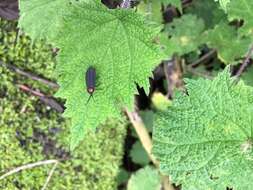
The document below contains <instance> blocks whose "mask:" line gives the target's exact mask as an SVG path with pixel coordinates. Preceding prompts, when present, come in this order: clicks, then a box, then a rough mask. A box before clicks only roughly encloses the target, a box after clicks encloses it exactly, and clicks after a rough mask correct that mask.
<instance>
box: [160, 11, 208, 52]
mask: <svg viewBox="0 0 253 190" xmlns="http://www.w3.org/2000/svg"><path fill="white" fill-rule="evenodd" d="M204 28H205V25H204V22H203V20H202V19H200V18H197V17H196V16H195V15H191V14H188V15H183V16H182V17H181V18H177V19H174V20H173V22H172V23H170V24H167V25H166V26H165V33H166V35H167V34H168V35H169V36H170V38H169V39H168V38H167V39H166V38H165V37H161V39H160V40H161V43H162V44H164V45H165V51H166V53H167V54H168V55H170V56H172V55H173V54H174V53H178V54H179V55H183V54H186V53H190V52H192V51H196V50H197V49H198V47H199V46H200V45H201V40H200V37H201V34H202V33H203V31H204Z"/></svg>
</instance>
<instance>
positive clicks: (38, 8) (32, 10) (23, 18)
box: [18, 0, 95, 40]
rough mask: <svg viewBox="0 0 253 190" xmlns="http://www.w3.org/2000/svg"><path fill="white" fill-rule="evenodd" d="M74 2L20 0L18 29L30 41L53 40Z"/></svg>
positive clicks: (87, 0)
mask: <svg viewBox="0 0 253 190" xmlns="http://www.w3.org/2000/svg"><path fill="white" fill-rule="evenodd" d="M82 1H84V2H92V1H95V0H82ZM74 2H75V1H72V0H20V1H19V9H20V13H21V14H20V19H19V24H18V25H19V28H21V29H23V30H24V31H25V32H26V33H27V34H28V35H29V36H30V37H31V38H32V39H37V38H41V39H43V38H47V39H49V40H54V39H55V38H56V37H57V34H58V32H59V31H60V30H61V28H62V23H63V17H64V15H65V13H66V12H69V7H70V6H71V4H72V3H74Z"/></svg>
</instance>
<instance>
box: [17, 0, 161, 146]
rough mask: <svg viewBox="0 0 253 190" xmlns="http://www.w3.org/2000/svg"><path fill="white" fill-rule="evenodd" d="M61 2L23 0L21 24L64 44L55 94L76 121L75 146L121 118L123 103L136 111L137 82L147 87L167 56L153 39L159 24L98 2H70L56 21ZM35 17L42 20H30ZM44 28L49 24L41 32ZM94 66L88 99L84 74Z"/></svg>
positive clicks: (34, 35) (72, 143) (27, 29)
mask: <svg viewBox="0 0 253 190" xmlns="http://www.w3.org/2000/svg"><path fill="white" fill-rule="evenodd" d="M50 2H51V1H50ZM60 2H62V1H60V0H55V1H53V2H52V3H51V4H49V5H48V6H53V5H54V6H53V7H54V11H53V10H52V9H51V8H50V7H49V8H48V10H47V9H46V8H47V7H46V5H47V3H48V0H44V1H40V3H39V4H40V5H41V6H39V8H37V6H38V1H35V0H33V1H28V0H21V5H22V7H23V8H22V9H21V15H23V19H21V21H20V22H21V23H20V25H22V26H23V27H25V28H26V31H29V30H31V31H33V35H32V37H34V38H38V37H44V36H46V35H48V36H50V38H49V39H51V41H53V42H54V44H56V45H57V47H58V48H60V51H59V53H58V56H57V62H58V64H57V69H56V70H57V73H58V75H59V77H58V83H59V85H60V89H59V91H58V93H57V96H59V97H61V98H64V99H66V111H65V113H64V115H65V116H66V117H69V118H71V119H72V120H71V122H72V129H71V149H73V148H75V147H76V146H77V145H78V144H79V142H80V141H81V140H82V139H83V138H84V136H85V133H86V131H87V130H88V129H95V128H96V127H97V126H98V125H99V124H100V123H103V122H104V121H105V120H106V119H107V118H109V117H112V118H119V117H120V112H121V110H122V108H123V107H129V108H130V109H132V106H133V102H134V94H136V93H137V90H136V87H135V82H136V83H138V84H139V85H140V86H143V87H144V89H145V90H146V91H147V90H148V87H149V81H148V77H149V76H151V75H152V70H153V69H154V67H155V66H156V65H157V64H159V63H160V61H161V60H162V59H163V58H165V56H164V54H163V53H162V51H161V49H160V48H159V47H158V46H157V45H155V44H154V42H153V40H154V38H155V36H156V35H157V33H158V32H159V31H160V28H158V27H154V26H151V25H150V24H148V23H147V22H146V21H145V20H144V18H143V17H142V16H141V15H139V14H137V13H136V12H135V11H134V10H130V9H124V10H123V9H114V10H111V9H107V8H106V7H105V6H104V5H103V4H102V3H101V2H99V1H97V0H81V1H71V2H72V3H71V4H69V5H68V7H67V10H65V9H63V10H62V11H63V12H64V17H63V19H61V20H57V19H56V20H57V21H54V17H56V15H57V13H58V11H59V10H58V9H61V6H59V4H60ZM64 2H65V1H64ZM53 3H56V4H53ZM32 4H35V5H32ZM63 4H64V3H63ZM36 5H37V6H36ZM42 5H45V6H42ZM57 6H58V8H56V7H57ZM34 9H36V11H35V10H34ZM52 11H53V12H54V13H52ZM35 13H36V14H35ZM26 15H28V16H26ZM42 15H46V16H44V17H43V16H42ZM31 17H33V20H38V22H35V23H31V22H30V20H31ZM59 17H61V14H60V16H59ZM44 18H45V19H44ZM49 18H50V19H49ZM40 19H42V21H39V20H40ZM24 23H27V24H24ZM28 23H29V24H28ZM51 23H54V24H56V25H57V23H58V25H59V26H60V29H58V27H57V28H55V27H56V26H53V27H52V28H50V26H51V25H50V24H51ZM46 26H49V28H48V29H44V30H45V31H44V30H41V29H42V28H47V27H46ZM55 36H57V37H55ZM90 66H93V67H94V68H95V69H96V74H97V78H96V90H95V92H94V94H93V99H91V100H90V101H89V103H87V100H88V98H89V96H90V94H88V93H87V90H86V84H85V73H86V71H87V69H88V68H89V67H90Z"/></svg>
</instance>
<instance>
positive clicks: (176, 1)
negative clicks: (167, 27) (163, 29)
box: [154, 0, 182, 12]
mask: <svg viewBox="0 0 253 190" xmlns="http://www.w3.org/2000/svg"><path fill="white" fill-rule="evenodd" d="M154 1H156V0H154ZM160 1H161V3H163V4H165V5H172V6H174V7H176V8H178V9H179V11H180V12H182V2H181V0H160Z"/></svg>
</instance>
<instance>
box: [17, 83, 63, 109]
mask: <svg viewBox="0 0 253 190" xmlns="http://www.w3.org/2000/svg"><path fill="white" fill-rule="evenodd" d="M17 86H18V87H19V88H20V89H21V90H22V91H24V92H27V93H30V94H32V95H34V96H36V97H38V98H39V99H40V100H41V101H42V102H43V103H45V104H46V105H48V106H50V107H51V108H53V109H54V110H56V111H58V112H60V113H62V112H63V111H64V108H63V106H62V105H61V104H60V103H58V102H57V101H56V100H55V99H54V98H50V97H48V96H46V95H45V94H44V93H42V92H40V91H37V90H33V89H31V88H30V87H28V86H26V85H24V84H18V85H17Z"/></svg>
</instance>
